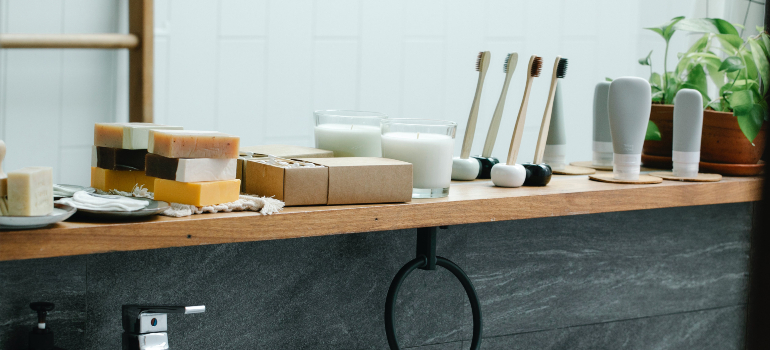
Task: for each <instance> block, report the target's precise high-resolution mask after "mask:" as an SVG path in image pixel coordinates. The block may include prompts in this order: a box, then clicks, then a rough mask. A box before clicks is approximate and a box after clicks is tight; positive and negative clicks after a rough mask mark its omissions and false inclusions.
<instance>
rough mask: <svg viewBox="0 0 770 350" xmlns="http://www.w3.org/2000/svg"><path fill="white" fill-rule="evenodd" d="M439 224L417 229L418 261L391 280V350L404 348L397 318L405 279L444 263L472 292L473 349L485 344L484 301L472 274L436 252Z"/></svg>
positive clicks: (388, 323)
mask: <svg viewBox="0 0 770 350" xmlns="http://www.w3.org/2000/svg"><path fill="white" fill-rule="evenodd" d="M439 228H441V229H447V228H448V227H447V226H440V227H439ZM437 231H438V230H437V228H436V227H424V228H418V229H417V248H416V257H415V258H414V260H412V261H410V262H408V263H406V265H404V266H403V267H402V268H401V269H400V270H398V273H396V277H394V278H393V282H391V283H390V288H389V289H388V296H387V298H386V299H385V334H386V335H387V337H388V345H390V348H391V350H397V349H401V348H400V347H399V345H398V338H397V337H396V324H395V323H396V321H395V318H396V317H395V316H396V312H395V304H396V299H397V298H398V290H399V289H400V288H401V283H402V282H404V280H405V279H406V277H407V276H409V274H410V273H412V271H414V270H415V269H418V268H419V269H422V270H429V271H431V270H435V269H436V266H441V267H443V268H445V269H447V270H449V272H451V273H452V274H453V275H454V276H455V277H456V278H457V279H458V280H460V283H461V284H462V285H463V288H465V293H466V294H467V295H468V300H469V301H470V304H471V312H472V313H473V338H472V339H471V350H474V349H479V348H480V347H481V332H482V328H483V325H482V319H481V303H480V302H479V297H478V295H476V289H475V288H473V283H472V282H471V280H470V278H468V275H466V274H465V271H463V270H462V269H461V268H460V267H459V266H457V264H455V263H453V262H451V261H449V259H445V258H442V257H440V256H437V255H436V233H437Z"/></svg>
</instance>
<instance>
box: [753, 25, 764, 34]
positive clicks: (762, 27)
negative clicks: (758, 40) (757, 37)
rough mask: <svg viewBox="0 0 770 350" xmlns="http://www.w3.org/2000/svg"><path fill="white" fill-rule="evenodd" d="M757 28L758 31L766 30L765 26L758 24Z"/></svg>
mask: <svg viewBox="0 0 770 350" xmlns="http://www.w3.org/2000/svg"><path fill="white" fill-rule="evenodd" d="M755 28H757V33H762V32H764V31H765V27H764V26H756V27H755Z"/></svg>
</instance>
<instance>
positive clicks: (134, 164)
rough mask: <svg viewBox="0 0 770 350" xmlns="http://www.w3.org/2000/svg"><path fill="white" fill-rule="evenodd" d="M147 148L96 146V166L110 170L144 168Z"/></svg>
mask: <svg viewBox="0 0 770 350" xmlns="http://www.w3.org/2000/svg"><path fill="white" fill-rule="evenodd" d="M146 155H147V150H146V149H122V148H112V147H98V146H97V147H96V166H97V167H99V168H102V169H109V170H144V157H145V156H146Z"/></svg>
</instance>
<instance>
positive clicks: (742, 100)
mask: <svg viewBox="0 0 770 350" xmlns="http://www.w3.org/2000/svg"><path fill="white" fill-rule="evenodd" d="M728 101H729V102H730V107H732V109H733V112H735V115H736V116H737V115H738V114H746V113H748V112H749V111H751V109H752V108H754V93H753V92H751V91H749V90H741V91H735V92H733V93H732V95H730V97H729V99H728Z"/></svg>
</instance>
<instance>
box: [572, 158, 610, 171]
mask: <svg viewBox="0 0 770 350" xmlns="http://www.w3.org/2000/svg"><path fill="white" fill-rule="evenodd" d="M569 165H574V166H579V167H583V168H591V169H596V170H604V171H612V165H594V164H593V162H592V161H590V160H586V161H583V162H572V163H569Z"/></svg>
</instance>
